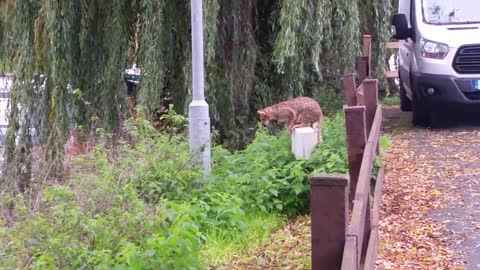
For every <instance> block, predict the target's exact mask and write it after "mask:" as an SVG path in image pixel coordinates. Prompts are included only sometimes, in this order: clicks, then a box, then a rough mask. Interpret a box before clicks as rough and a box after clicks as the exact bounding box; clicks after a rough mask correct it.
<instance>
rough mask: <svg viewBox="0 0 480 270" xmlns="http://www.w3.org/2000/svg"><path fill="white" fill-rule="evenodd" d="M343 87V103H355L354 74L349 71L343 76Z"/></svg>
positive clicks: (355, 87)
mask: <svg viewBox="0 0 480 270" xmlns="http://www.w3.org/2000/svg"><path fill="white" fill-rule="evenodd" d="M343 89H344V91H345V103H346V104H347V105H348V106H355V105H357V97H356V91H357V84H356V82H355V74H353V73H350V74H347V75H345V76H343Z"/></svg>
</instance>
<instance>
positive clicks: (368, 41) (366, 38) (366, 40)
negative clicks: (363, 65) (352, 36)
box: [362, 35, 372, 78]
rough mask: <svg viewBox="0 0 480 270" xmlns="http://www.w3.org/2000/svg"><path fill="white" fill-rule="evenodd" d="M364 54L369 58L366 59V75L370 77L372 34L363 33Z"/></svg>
mask: <svg viewBox="0 0 480 270" xmlns="http://www.w3.org/2000/svg"><path fill="white" fill-rule="evenodd" d="M362 56H364V57H366V58H367V59H366V60H367V72H366V75H367V77H368V78H370V77H371V76H372V36H371V35H363V48H362Z"/></svg>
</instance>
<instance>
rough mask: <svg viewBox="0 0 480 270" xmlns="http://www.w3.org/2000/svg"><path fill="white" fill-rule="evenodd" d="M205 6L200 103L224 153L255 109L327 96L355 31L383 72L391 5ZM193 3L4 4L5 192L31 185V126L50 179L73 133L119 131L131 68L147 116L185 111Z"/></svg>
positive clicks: (236, 144) (239, 139)
mask: <svg viewBox="0 0 480 270" xmlns="http://www.w3.org/2000/svg"><path fill="white" fill-rule="evenodd" d="M203 3H204V8H205V9H204V10H205V12H204V16H205V64H206V96H207V101H208V103H209V104H210V108H211V119H212V121H213V126H215V127H216V128H217V129H218V130H219V131H220V132H219V138H220V139H221V140H222V141H223V142H224V146H228V148H230V149H243V148H244V147H245V146H246V145H247V144H248V142H249V141H250V135H251V134H250V133H249V132H248V130H249V129H251V128H253V127H254V126H255V123H256V115H255V112H256V111H257V110H258V109H260V108H262V107H265V106H268V105H271V104H273V103H276V102H279V101H282V100H285V99H287V98H290V97H293V96H299V95H313V94H314V93H316V92H317V90H319V89H329V87H328V85H331V84H335V83H337V82H338V79H339V78H340V77H341V76H342V75H343V74H344V73H346V72H353V71H354V63H355V58H356V57H357V56H358V55H359V53H360V50H359V42H360V38H359V37H360V35H361V34H362V33H371V34H373V35H374V38H373V40H374V42H375V43H374V52H375V54H374V56H375V61H374V66H375V67H377V69H378V70H380V71H382V72H383V63H384V53H385V50H384V49H383V47H382V46H381V44H382V42H384V41H386V40H387V39H388V38H389V36H390V34H389V26H388V25H389V21H390V12H391V5H390V1H381V0H369V1H359V0H349V1H347V0H341V1H340V0H321V1H318V0H307V1H295V0H268V1H252V0H238V1H230V0H206V1H203ZM189 6H190V1H189V0H164V1H156V0H139V1H132V0H115V1H94V0H85V1H79V0H72V1H54V0H42V1H30V0H4V1H0V48H2V50H0V59H2V60H1V61H0V69H1V70H0V72H1V71H5V69H9V70H7V71H11V72H14V73H15V84H14V87H13V89H12V90H11V99H12V103H11V104H15V106H12V107H11V108H10V109H11V110H10V115H9V119H10V122H9V123H10V126H9V136H8V146H7V148H6V160H7V162H8V164H9V166H10V169H9V170H8V171H9V172H10V174H12V175H9V177H10V180H8V181H7V180H5V181H4V182H7V183H4V184H8V185H9V187H8V188H9V189H20V190H24V189H26V188H28V186H29V185H30V184H31V182H32V181H31V166H32V163H31V158H30V157H31V155H30V153H31V149H32V147H33V146H32V138H31V136H32V135H33V132H32V130H33V129H32V127H34V128H35V129H34V130H35V131H36V132H37V133H38V134H36V135H38V136H37V137H38V142H39V144H40V145H41V146H42V147H43V148H44V150H45V155H44V157H45V159H46V161H47V162H48V163H50V164H51V163H54V164H53V165H52V173H53V172H55V175H56V176H57V178H58V179H62V176H63V173H62V169H63V168H62V166H61V165H62V161H63V154H64V151H63V146H64V143H65V141H66V140H67V138H68V136H69V133H70V131H71V130H72V129H74V128H82V129H84V130H85V131H86V132H87V134H92V133H94V131H95V130H96V129H97V128H104V129H105V130H107V131H108V132H110V133H114V134H118V133H120V132H119V131H121V128H122V121H123V120H124V119H125V118H126V117H125V113H126V110H127V109H126V107H127V106H125V101H126V98H127V97H126V94H125V91H123V87H124V86H123V78H122V76H121V74H122V71H123V70H124V69H125V68H127V67H129V66H131V64H133V63H136V64H137V65H139V66H140V67H141V68H142V75H143V78H142V82H141V85H140V87H139V88H138V92H137V93H136V98H137V101H138V103H139V104H141V105H143V106H145V107H146V108H147V109H148V110H149V115H150V116H151V117H154V116H155V115H156V114H155V111H157V110H158V109H159V108H160V107H161V106H162V99H163V98H164V97H166V96H168V97H173V100H174V103H175V108H177V110H178V112H179V113H180V114H184V113H185V112H186V108H187V106H186V105H187V104H188V103H189V101H190V95H191V79H190V78H191V64H190V58H191V41H190V17H189V14H190V10H189ZM377 74H381V72H380V73H377ZM26 82H32V83H31V84H30V83H26ZM77 89H78V90H79V91H77V93H82V95H81V96H79V95H76V94H75V93H74V92H75V91H74V90H77ZM319 93H320V92H319ZM322 95H323V93H322ZM325 95H326V96H327V97H328V98H330V97H331V95H330V94H328V93H325ZM334 102H336V101H334ZM329 104H330V103H328V102H322V106H325V107H326V108H327V107H328V106H329ZM17 105H18V106H17ZM17 139H18V140H19V141H20V142H21V143H22V145H23V147H21V148H18V147H16V146H15V143H16V140H17ZM50 164H49V165H47V166H50ZM19 168H24V169H19ZM25 168H26V169H25ZM4 179H6V178H4ZM12 179H16V181H17V182H14V180H12ZM18 181H20V182H18Z"/></svg>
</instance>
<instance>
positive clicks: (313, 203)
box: [310, 174, 349, 269]
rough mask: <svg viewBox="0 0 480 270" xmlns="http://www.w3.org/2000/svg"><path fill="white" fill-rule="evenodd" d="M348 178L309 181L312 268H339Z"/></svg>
mask: <svg viewBox="0 0 480 270" xmlns="http://www.w3.org/2000/svg"><path fill="white" fill-rule="evenodd" d="M348 181H349V177H348V175H329V174H323V175H314V176H313V177H312V178H310V185H311V192H310V212H311V220H312V221H311V222H312V223H311V229H312V239H311V241H312V254H311V255H312V269H340V268H341V264H342V257H343V250H344V246H345V240H346V236H347V227H348V192H349V187H348Z"/></svg>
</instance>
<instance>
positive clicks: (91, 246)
mask: <svg viewBox="0 0 480 270" xmlns="http://www.w3.org/2000/svg"><path fill="white" fill-rule="evenodd" d="M343 122H344V120H343V118H342V117H341V116H336V117H334V118H332V119H326V121H325V124H324V129H323V130H324V143H323V144H321V145H320V146H319V148H318V150H317V151H316V152H315V154H314V155H313V156H312V157H311V158H310V159H309V160H295V158H294V156H293V154H292V153H291V149H290V147H291V145H290V138H289V136H288V135H287V134H286V133H285V132H284V133H281V134H280V135H279V136H273V135H270V134H269V133H268V131H267V130H266V129H262V128H261V129H259V130H258V132H257V136H256V139H255V140H254V141H253V142H252V143H251V144H250V145H249V146H248V147H247V148H246V149H245V150H243V151H239V152H235V153H230V152H229V151H227V150H225V149H223V148H221V147H216V148H215V149H214V152H213V158H214V167H213V170H212V172H211V174H210V175H209V176H208V177H207V178H205V177H204V175H203V170H202V168H200V167H198V166H197V164H199V163H198V162H196V161H195V160H193V159H192V157H191V155H190V153H189V147H188V142H187V140H186V137H185V136H184V135H183V134H173V135H172V134H167V133H159V132H157V131H156V130H155V128H153V127H152V125H151V124H150V122H149V121H147V120H145V119H142V118H137V119H132V120H129V121H127V122H126V123H125V130H126V131H127V132H128V134H129V136H128V138H129V141H125V142H117V143H116V144H115V145H114V147H112V144H111V141H112V138H111V136H110V135H108V134H107V133H105V132H104V131H103V130H100V132H99V134H100V135H99V136H100V139H99V142H100V143H99V144H98V145H97V146H96V147H95V148H94V149H93V151H92V152H91V153H89V154H87V155H84V156H80V157H78V158H77V160H76V161H75V165H74V166H73V167H74V168H73V169H72V175H71V177H70V178H69V179H68V181H66V182H62V183H56V182H51V183H48V184H46V187H45V188H44V189H43V190H42V192H41V193H40V194H39V196H37V197H35V198H32V199H29V198H26V197H25V198H21V197H9V198H7V197H5V196H1V197H0V198H1V200H0V206H2V208H4V207H3V206H5V205H8V206H9V207H10V208H9V209H11V211H13V212H15V215H14V216H15V221H13V222H11V223H10V224H8V225H7V224H3V223H0V244H1V246H3V248H2V249H0V257H1V258H2V259H1V260H0V268H2V269H3V268H5V269H13V268H32V269H56V268H70V269H91V268H96V269H198V268H200V265H202V259H201V258H200V255H199V251H200V249H201V248H202V246H203V245H204V244H205V243H207V240H208V239H207V237H208V235H212V234H213V235H216V236H219V237H221V238H223V239H230V240H232V241H233V240H234V239H236V238H238V237H240V235H242V233H244V232H245V231H247V230H248V228H249V226H250V225H249V224H248V222H249V220H252V219H251V217H252V216H255V215H257V214H258V213H262V214H266V215H276V216H278V215H287V216H294V215H297V214H299V213H305V212H307V211H308V202H309V183H308V178H309V176H310V175H311V174H312V173H313V172H328V173H345V172H346V171H347V169H346V148H345V137H344V136H345V135H344V134H345V131H344V124H343ZM31 205H36V207H34V209H33V210H32V207H31ZM0 220H1V219H0ZM0 222H1V221H0ZM265 230H267V228H265ZM230 240H228V241H230Z"/></svg>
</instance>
